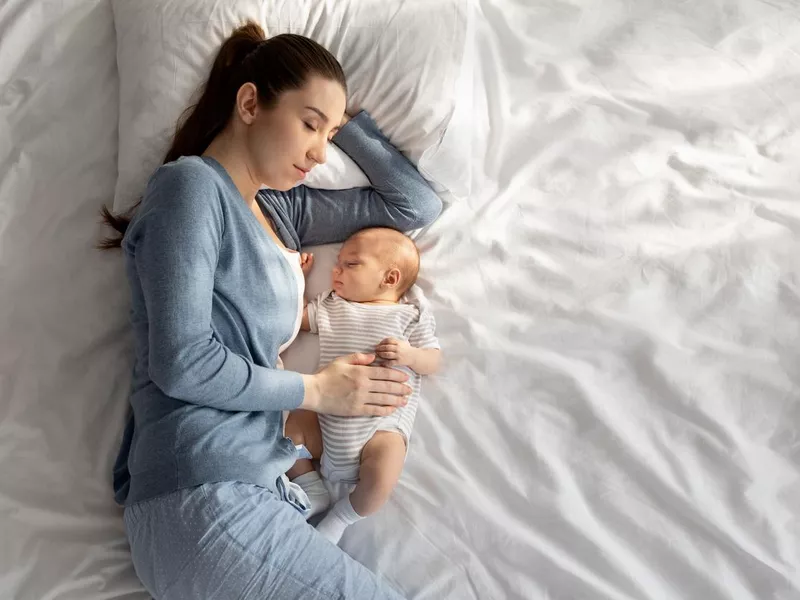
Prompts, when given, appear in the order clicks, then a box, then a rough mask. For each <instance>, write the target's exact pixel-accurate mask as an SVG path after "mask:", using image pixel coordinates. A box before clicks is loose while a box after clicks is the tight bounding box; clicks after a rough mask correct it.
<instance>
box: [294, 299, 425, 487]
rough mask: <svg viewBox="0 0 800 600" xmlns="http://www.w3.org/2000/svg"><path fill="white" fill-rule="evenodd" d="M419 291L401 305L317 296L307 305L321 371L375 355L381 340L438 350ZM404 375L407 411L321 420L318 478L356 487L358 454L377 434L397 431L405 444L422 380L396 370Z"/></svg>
mask: <svg viewBox="0 0 800 600" xmlns="http://www.w3.org/2000/svg"><path fill="white" fill-rule="evenodd" d="M419 296H421V293H420V292H419V291H418V289H415V288H412V292H410V293H409V295H408V296H406V298H405V300H406V301H405V303H404V302H403V301H402V300H401V303H399V304H362V303H359V302H350V301H348V300H344V299H342V298H340V297H339V296H337V295H336V293H335V292H332V291H331V292H326V293H324V294H320V295H319V296H318V297H317V298H316V299H315V300H313V301H312V302H310V303H309V304H308V322H309V329H310V330H311V332H312V333H316V334H319V346H320V349H319V366H320V367H324V366H326V365H327V364H328V363H330V362H331V361H332V360H334V359H335V358H338V357H340V356H344V355H346V354H352V353H354V352H365V353H373V352H375V347H376V346H377V345H378V344H379V343H380V342H381V341H382V340H384V339H385V338H388V337H393V338H397V339H404V340H407V341H408V342H409V343H410V344H411V345H412V346H414V347H415V348H439V342H438V340H437V339H436V336H435V325H434V321H433V315H432V314H431V312H430V310H428V309H427V308H426V307H425V303H424V302H423V301H422V300H421V299H420V300H417V298H418V297H419ZM395 368H397V369H401V370H403V371H405V372H406V373H408V375H409V376H410V378H409V380H408V381H407V382H406V383H407V384H408V385H409V386H411V388H412V390H413V392H412V393H411V396H410V397H409V399H408V404H406V406H403V407H400V408H398V409H397V410H396V411H394V413H393V414H391V415H388V416H385V417H337V416H333V415H324V414H320V415H319V425H320V430H321V431H322V445H323V450H322V459H321V460H320V472H321V474H322V476H323V477H324V478H325V479H327V480H328V481H331V482H342V483H351V484H352V483H357V482H358V470H359V464H360V461H361V450H362V449H363V448H364V446H365V445H366V443H367V442H368V441H369V440H370V439H371V438H372V436H373V435H374V434H375V432H376V431H397V432H399V433H400V434H401V435H402V436H403V437H404V438H405V440H406V448H408V441H409V439H410V438H411V428H412V426H413V425H414V416H415V414H416V412H417V406H418V404H419V395H420V380H421V377H420V375H418V374H417V373H415V372H414V371H412V370H411V369H409V368H408V367H395Z"/></svg>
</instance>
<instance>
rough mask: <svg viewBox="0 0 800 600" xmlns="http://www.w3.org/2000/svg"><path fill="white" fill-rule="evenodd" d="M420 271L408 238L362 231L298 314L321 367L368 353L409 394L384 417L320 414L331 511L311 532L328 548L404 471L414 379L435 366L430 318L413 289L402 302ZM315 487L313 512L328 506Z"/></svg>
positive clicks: (389, 232)
mask: <svg viewBox="0 0 800 600" xmlns="http://www.w3.org/2000/svg"><path fill="white" fill-rule="evenodd" d="M418 272H419V252H418V250H417V247H416V246H415V245H414V242H413V241H412V240H411V239H410V238H409V237H407V236H406V235H404V234H402V233H400V232H398V231H395V230H393V229H388V228H369V229H364V230H362V231H360V232H358V233H356V234H354V235H353V236H351V237H350V238H349V239H348V240H347V241H346V242H345V243H344V245H343V246H342V249H341V251H340V252H339V258H338V262H337V264H336V266H335V267H334V268H333V277H332V286H333V289H332V290H331V291H329V292H326V293H324V294H320V296H318V297H317V298H316V299H315V300H314V301H312V302H311V303H309V304H308V305H307V306H306V308H305V311H304V313H303V322H302V326H301V328H302V329H305V330H309V331H311V332H312V333H317V334H319V336H320V338H319V342H320V365H319V366H320V367H324V366H325V365H327V364H328V363H329V362H331V361H332V360H334V359H335V358H337V357H340V356H344V355H346V354H352V353H354V352H363V353H368V354H373V353H374V354H375V355H376V357H377V359H376V363H378V364H383V365H384V366H391V367H394V368H399V369H402V370H404V371H405V372H406V373H408V375H409V380H408V382H407V384H408V385H409V386H410V387H411V388H412V390H413V392H412V393H411V395H410V396H409V397H408V404H406V405H405V406H403V407H400V408H398V409H397V410H396V411H395V412H394V413H393V414H391V415H388V416H385V417H336V416H332V415H323V414H320V415H319V424H320V429H321V432H322V446H323V450H322V457H321V460H320V471H321V474H322V477H323V480H324V481H325V488H327V490H328V492H329V493H330V494H331V496H332V497H333V501H334V502H335V504H334V505H333V507H332V508H331V509H330V511H329V513H328V514H327V515H326V516H325V518H324V519H323V520H322V521H321V522H320V523H319V525H318V526H317V529H318V530H319V531H320V532H321V533H322V534H323V535H325V537H327V538H328V539H329V540H331V541H332V542H333V543H338V541H339V539H340V538H341V536H342V534H343V533H344V530H345V528H346V527H347V526H348V525H350V524H352V523H354V522H356V521H357V520H359V519H361V518H363V517H366V516H368V515H370V514H372V513H374V512H376V511H377V510H378V509H379V508H380V507H381V506H383V504H384V503H385V502H386V500H387V499H388V498H389V495H390V494H391V492H392V489H393V488H394V486H395V484H396V483H397V480H398V479H399V477H400V473H401V472H402V470H403V463H404V462H405V457H406V452H407V449H408V440H409V438H410V437H411V428H412V426H413V424H414V415H415V414H416V412H417V405H418V403H419V393H420V379H421V377H420V376H421V375H429V374H432V373H434V372H436V370H437V369H438V367H439V343H438V341H437V340H436V337H435V335H434V329H435V326H434V321H433V316H432V315H431V313H430V311H429V310H427V309H426V308H424V307H423V306H422V305H421V296H420V294H419V292H418V290H417V289H416V288H415V289H414V290H413V292H414V293H413V294H409V295H408V296H406V293H407V292H409V290H411V286H413V285H414V282H415V281H416V279H417V273H418ZM415 298H419V300H416V301H415ZM309 467H310V463H309ZM312 478H316V473H314V472H313V471H311V469H309V472H308V474H307V475H304V476H303V479H305V480H306V481H303V482H302V483H303V484H304V485H303V486H302V487H303V488H304V489H306V490H307V491H311V490H310V489H309V488H310V487H314V486H313V485H309V484H312V482H311V481H310V479H312ZM295 481H298V480H295ZM316 487H317V493H316V494H309V497H311V498H312V504H313V505H314V506H313V511H314V513H317V512H320V511H321V510H324V508H325V506H320V504H324V505H327V504H328V503H329V502H330V499H329V498H326V497H321V494H319V488H321V487H322V486H316ZM351 492H352V493H351Z"/></svg>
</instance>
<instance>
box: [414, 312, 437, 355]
mask: <svg viewBox="0 0 800 600" xmlns="http://www.w3.org/2000/svg"><path fill="white" fill-rule="evenodd" d="M408 343H409V344H411V345H412V346H413V347H414V348H436V349H439V348H440V346H439V340H438V339H437V338H436V322H435V321H434V320H433V315H432V314H431V312H430V311H429V310H427V309H423V310H421V311H420V313H419V319H418V320H417V321H416V323H414V324H413V325H412V326H411V328H410V330H409V332H408Z"/></svg>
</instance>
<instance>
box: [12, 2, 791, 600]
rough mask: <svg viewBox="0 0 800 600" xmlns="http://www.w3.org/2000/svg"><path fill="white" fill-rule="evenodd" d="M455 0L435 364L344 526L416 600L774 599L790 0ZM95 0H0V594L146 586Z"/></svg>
mask: <svg viewBox="0 0 800 600" xmlns="http://www.w3.org/2000/svg"><path fill="white" fill-rule="evenodd" d="M422 4H423V3H420V2H397V3H387V6H391V7H395V8H397V7H399V8H398V10H400V9H402V10H404V11H409V12H408V14H409V15H413V14H417V13H416V12H415V11H419V10H422V8H421V7H422ZM424 4H425V5H426V6H427V3H424ZM344 5H345V7H346V8H347V10H350V9H351V8H352V6H353V3H349V2H345V3H344ZM471 5H472V7H473V9H474V20H473V22H472V25H471V27H472V31H471V35H472V36H473V37H472V42H471V44H472V46H471V47H468V48H466V50H465V52H466V53H467V54H469V55H471V57H472V58H471V59H470V61H471V62H470V61H467V64H470V65H471V68H470V69H469V72H468V73H467V74H466V75H465V76H464V77H460V76H459V78H458V82H457V83H456V84H454V85H456V89H457V90H458V91H459V98H458V102H457V103H456V107H455V112H454V114H453V115H452V116H451V117H450V119H451V121H450V122H453V121H452V120H453V119H466V120H458V121H457V122H458V123H459V125H458V126H456V125H455V124H454V125H453V126H452V127H450V126H448V127H447V131H446V135H445V136H444V137H443V138H442V144H447V145H448V147H452V146H456V147H458V148H460V149H461V150H464V151H465V152H467V153H468V161H467V162H468V164H467V165H465V171H464V172H463V173H461V174H460V176H461V177H462V178H463V179H464V183H465V184H468V185H469V190H470V193H469V194H468V195H465V196H461V197H453V198H448V200H449V201H448V207H447V209H446V211H445V212H444V214H443V215H442V217H441V218H440V219H439V220H438V221H437V222H436V223H435V224H434V225H433V226H432V227H430V228H428V229H427V230H426V231H423V232H421V234H420V235H419V236H418V237H417V241H418V244H419V245H420V247H421V249H422V251H423V259H422V263H423V268H422V273H421V279H420V284H421V287H422V288H423V290H424V292H425V295H426V297H427V299H428V301H429V302H430V304H431V306H432V309H433V311H434V314H435V316H436V322H437V337H438V338H439V340H440V342H441V344H442V347H443V349H444V357H445V367H444V370H443V372H442V373H441V374H440V375H438V376H436V377H431V378H429V379H428V380H426V381H425V382H424V384H423V399H422V401H421V404H420V409H419V412H418V415H417V419H416V423H415V429H414V435H413V438H412V441H411V445H410V449H409V457H408V462H407V465H406V468H405V471H404V474H403V477H402V479H401V481H400V483H399V485H398V488H397V490H396V492H395V494H394V496H393V498H392V499H391V500H390V501H389V503H388V504H387V506H386V507H385V508H384V509H383V510H382V511H381V512H379V513H378V514H377V515H375V516H374V517H371V518H369V519H365V520H364V521H362V522H359V523H358V524H356V525H355V526H353V527H352V528H351V529H350V530H348V531H347V533H346V534H345V536H344V538H343V540H342V546H343V548H344V549H345V550H346V551H347V552H349V553H351V554H352V555H353V556H354V557H355V558H357V559H358V560H359V561H361V562H363V563H364V564H366V565H367V566H369V567H370V568H372V569H376V570H379V571H381V572H383V573H384V574H385V575H386V576H387V577H389V578H390V579H391V580H392V581H393V582H394V583H395V584H396V585H397V586H398V587H399V588H400V589H401V590H403V591H404V593H405V594H406V595H407V596H408V597H410V598H415V599H422V600H434V599H435V600H439V599H441V598H453V599H457V600H465V599H466V600H469V599H480V600H484V599H507V598H508V599H526V600H527V599H537V600H543V599H559V600H560V599H564V600H573V599H591V600H596V599H602V600H606V599H613V600H642V599H647V600H650V599H653V600H684V599H687V598H689V599H693V598H702V599H703V600H740V599H741V600H795V599H797V598H800V574H798V569H797V565H798V564H800V520H798V506H800V451H798V448H800V446H798V439H799V436H800V433H799V432H800V397H798V396H799V394H798V383H800V381H799V380H798V369H797V365H798V364H799V363H800V351H799V350H798V339H800V325H798V316H799V312H798V294H799V293H800V284H799V283H798V281H800V273H799V272H798V269H799V268H800V267H799V266H798V261H797V256H798V255H799V254H800V241H798V240H800V238H799V237H798V230H800V207H799V206H798V202H797V198H798V196H799V195H800V180H799V179H798V173H800V169H798V166H800V165H799V164H798V155H799V154H798V152H799V151H800V134H798V129H797V123H798V120H799V119H800V83H799V82H798V81H799V80H798V78H797V72H798V69H799V68H800V18H798V17H800V14H799V12H800V11H798V7H797V4H796V2H794V1H793V0H770V1H768V2H767V1H760V0H727V1H726V2H669V3H668V2H662V1H660V0H637V1H636V2H629V1H626V0H609V1H607V2H603V3H597V2H593V1H591V0H536V1H534V2H529V1H527V0H525V1H523V0H520V1H519V2H513V1H510V0H476V1H475V2H473V3H472V4H471ZM175 6H177V5H175ZM215 6H217V9H216V10H218V11H219V12H217V13H214V14H215V15H219V16H218V17H216V16H215V17H214V19H217V18H220V19H221V18H222V16H221V15H224V14H227V13H226V12H225V11H226V10H229V9H228V8H227V7H229V6H232V4H230V3H217V4H216V5H215ZM237 6H239V5H238V4H237ZM286 6H289V4H288V3H287V4H286ZM307 6H311V5H310V4H309V5H307ZM314 6H316V7H321V8H317V9H316V10H318V11H319V13H317V12H310V13H309V19H310V20H313V19H314V18H316V16H317V15H318V14H322V12H324V11H326V10H329V9H330V5H329V4H327V3H318V4H315V5H314ZM338 6H339V3H337V7H338ZM117 8H118V6H117V4H114V11H112V4H111V3H110V2H109V1H108V0H81V1H78V0H62V1H59V2H55V1H49V0H42V1H40V2H36V3H31V2H26V1H25V0H7V1H6V2H5V3H4V4H3V5H2V6H1V7H0V298H1V299H2V301H0V474H2V476H1V477H0V539H2V544H0V597H3V598H11V599H14V600H43V599H47V600H56V599H57V600H64V599H76V600H100V599H112V598H113V599H130V600H133V599H140V598H141V599H144V598H147V597H148V596H147V594H146V593H145V592H144V591H143V590H142V588H141V585H140V584H139V583H138V581H137V579H136V577H135V574H134V572H133V569H132V566H131V564H130V556H129V553H128V549H127V543H126V541H125V536H124V531H123V528H122V520H121V512H120V510H119V508H118V507H116V506H115V505H114V503H113V500H112V494H111V483H110V473H111V464H112V461H113V458H114V456H115V453H116V450H117V447H118V443H119V437H120V435H121V430H122V426H123V422H124V417H125V414H126V410H127V407H126V401H127V400H126V399H127V393H128V385H129V383H130V369H131V364H132V348H131V336H130V333H129V331H128V325H127V318H128V315H127V311H128V290H127V285H126V283H125V278H124V274H123V271H122V267H121V262H120V258H119V256H118V255H115V254H113V253H100V252H98V251H95V250H94V249H93V248H92V243H93V241H94V240H96V239H97V236H98V235H99V234H100V233H101V229H100V227H99V225H98V223H97V211H98V209H99V208H100V206H101V205H102V204H103V203H110V202H112V201H113V200H114V197H115V187H116V186H117V183H118V181H119V179H118V177H117V175H118V169H119V175H120V177H122V176H123V175H124V173H123V168H122V163H121V162H120V161H121V160H122V147H121V146H120V144H121V141H122V135H123V127H122V115H121V112H120V111H121V110H122V108H124V106H123V101H124V94H123V90H122V88H121V87H120V86H121V83H122V82H121V81H120V78H119V73H120V70H121V69H123V68H124V65H123V64H122V62H123V61H124V60H125V59H126V57H125V56H120V55H119V54H118V53H117V42H118V41H120V40H118V39H117V38H116V36H117V34H118V33H119V29H118V28H115V21H114V19H115V17H117V16H118V14H117V12H116V9H117ZM330 10H345V9H343V8H333V9H330ZM353 10H355V9H354V8H353ZM387 10H388V9H387ZM431 10H434V9H431ZM292 14H294V13H292ZM337 14H339V13H337ZM341 14H343V15H344V14H345V13H344V12H343V13H341ZM398 14H400V13H398ZM259 15H261V16H263V17H264V18H265V19H266V14H262V13H260V12H259ZM398 18H399V17H398ZM293 19H294V20H293V21H291V22H292V23H293V24H295V25H297V26H298V27H301V26H304V25H303V23H304V19H303V15H302V13H300V14H298V15H297V16H296V17H293ZM341 25H342V29H341V32H342V33H343V34H346V35H345V37H347V38H349V39H350V42H352V43H353V44H354V45H353V46H352V47H353V48H359V47H360V46H359V45H358V44H360V42H358V39H359V37H360V36H361V35H363V31H356V30H355V29H350V28H349V25H348V21H347V20H345V19H344V18H343V19H342V21H341ZM203 27H206V28H207V29H206V30H207V31H213V32H216V33H215V34H214V35H221V31H222V24H221V22H220V23H217V22H216V21H214V20H213V19H212V21H211V22H209V23H208V24H205V25H203ZM465 35H467V34H466V33H465ZM209 47H210V46H209ZM342 50H343V49H342ZM131 52H132V51H131ZM142 52H144V54H147V52H145V49H142ZM128 58H131V59H132V58H133V57H132V56H131V57H128ZM196 58H197V57H196V56H194V57H193V60H194V59H196ZM357 58H358V53H355V55H353V56H349V58H348V60H351V61H355V60H356V59H357ZM464 60H465V61H466V60H467V59H464ZM118 61H119V70H118V66H117V65H118ZM351 64H352V63H351ZM371 64H373V65H375V64H380V63H375V62H373V63H371ZM370 68H371V69H372V68H377V67H370ZM421 76H422V75H421ZM178 83H180V82H178ZM185 83H186V85H185V87H182V88H181V89H183V90H185V91H186V92H188V93H190V92H191V87H192V86H191V85H190V84H189V83H188V82H185ZM176 89H178V88H177V87H176ZM368 96H369V93H368V91H367V90H365V91H364V97H363V100H359V102H364V103H365V104H366V103H367V102H369V101H370V100H369V98H368ZM169 110H172V109H169ZM386 110H387V111H388V110H390V108H389V107H387V109H386ZM459 111H460V112H461V114H458V113H459ZM464 113H466V114H464ZM387 114H388V113H387ZM445 118H446V117H445ZM386 122H387V124H388V123H391V122H392V121H391V119H388V118H387V121H386ZM398 123H399V122H398ZM465 123H466V125H465ZM131 127H134V125H133V124H131ZM142 127H144V125H142ZM400 130H401V128H400V127H399V125H398V130H397V135H400ZM465 140H466V141H465ZM434 147H436V148H437V152H438V151H440V150H441V144H440V146H438V147H437V146H435V145H434ZM118 150H119V158H120V161H118V160H117V159H118ZM407 151H408V150H407ZM417 152H419V150H417ZM144 154H146V153H144ZM144 154H143V156H144ZM156 154H160V153H156ZM423 154H424V152H423ZM145 158H146V159H147V160H154V157H152V156H145ZM158 158H160V155H159V156H158ZM424 162H425V160H424V157H421V158H420V163H421V164H424ZM447 168H448V169H449V170H450V171H449V173H450V175H451V176H452V175H454V174H455V175H459V172H458V170H457V168H456V167H454V166H453V165H449V164H448V165H447ZM323 254H324V253H323ZM325 260H327V259H326V258H324V256H323V258H322V259H321V261H322V262H321V263H320V264H317V265H316V267H315V270H316V269H319V270H320V271H319V272H321V271H322V270H323V267H324V261H325ZM315 285H323V284H322V282H316V283H315ZM293 350H294V348H292V349H290V352H292V351H293ZM302 358H308V356H307V353H303V357H302Z"/></svg>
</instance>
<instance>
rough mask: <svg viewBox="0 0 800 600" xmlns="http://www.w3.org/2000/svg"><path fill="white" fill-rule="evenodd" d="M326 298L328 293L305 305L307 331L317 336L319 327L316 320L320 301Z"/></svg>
mask: <svg viewBox="0 0 800 600" xmlns="http://www.w3.org/2000/svg"><path fill="white" fill-rule="evenodd" d="M327 297H328V292H325V293H323V294H320V295H319V296H317V297H316V298H314V299H313V300H312V301H311V302H309V303H308V304H307V305H306V312H307V313H308V330H309V331H310V332H311V333H316V334H319V327H318V326H317V319H318V318H319V310H320V308H319V307H320V305H321V304H322V301H323V300H325V298H327Z"/></svg>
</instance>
